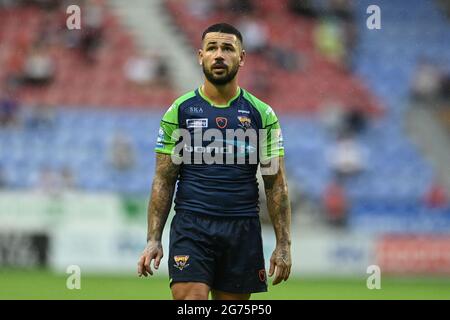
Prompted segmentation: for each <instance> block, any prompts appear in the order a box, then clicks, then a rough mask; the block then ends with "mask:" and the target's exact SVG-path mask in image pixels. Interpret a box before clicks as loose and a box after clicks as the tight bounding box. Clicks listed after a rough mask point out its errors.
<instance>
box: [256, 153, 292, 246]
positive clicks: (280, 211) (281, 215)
mask: <svg viewBox="0 0 450 320" xmlns="http://www.w3.org/2000/svg"><path fill="white" fill-rule="evenodd" d="M279 160H280V167H279V170H278V173H277V174H275V175H265V176H264V175H263V179H264V188H265V192H266V197H267V209H268V211H269V216H270V220H271V221H272V224H273V227H274V230H275V236H276V238H277V244H278V245H290V244H291V234H290V228H291V205H290V202H289V195H288V187H287V182H286V175H285V169H284V163H283V158H279Z"/></svg>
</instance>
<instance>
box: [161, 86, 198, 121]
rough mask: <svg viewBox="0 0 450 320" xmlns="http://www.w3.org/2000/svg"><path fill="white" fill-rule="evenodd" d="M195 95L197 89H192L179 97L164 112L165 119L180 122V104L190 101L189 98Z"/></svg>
mask: <svg viewBox="0 0 450 320" xmlns="http://www.w3.org/2000/svg"><path fill="white" fill-rule="evenodd" d="M195 96H196V93H195V90H192V91H189V92H186V93H185V94H183V95H182V96H180V97H178V98H177V99H176V100H175V101H174V102H173V103H172V104H171V105H170V107H169V109H167V111H166V113H165V114H164V117H163V121H165V122H171V123H175V124H176V123H178V110H179V109H180V106H182V105H183V104H185V103H187V102H189V100H191V99H193V98H194V97H195Z"/></svg>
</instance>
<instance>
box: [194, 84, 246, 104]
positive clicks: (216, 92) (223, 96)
mask: <svg viewBox="0 0 450 320" xmlns="http://www.w3.org/2000/svg"><path fill="white" fill-rule="evenodd" d="M201 89H202V92H203V94H204V95H205V96H206V97H207V98H208V99H209V100H211V101H212V102H214V104H216V105H226V104H227V103H228V102H229V101H230V100H231V99H232V98H233V97H234V96H235V95H236V93H237V91H238V85H237V81H236V79H233V80H232V81H230V82H229V83H227V84H224V85H220V86H218V85H214V84H212V83H211V82H209V81H208V80H205V83H204V84H203V85H202V88H201Z"/></svg>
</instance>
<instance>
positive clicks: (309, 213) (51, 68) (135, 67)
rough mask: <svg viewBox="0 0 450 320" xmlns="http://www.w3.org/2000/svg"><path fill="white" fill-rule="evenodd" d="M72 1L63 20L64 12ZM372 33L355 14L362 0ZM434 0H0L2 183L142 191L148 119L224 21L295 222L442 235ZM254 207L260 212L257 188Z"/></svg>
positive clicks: (448, 82) (443, 27)
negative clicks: (273, 119)
mask: <svg viewBox="0 0 450 320" xmlns="http://www.w3.org/2000/svg"><path fill="white" fill-rule="evenodd" d="M72 4H77V5H79V6H80V8H81V24H82V25H81V30H68V29H67V27H66V19H67V18H68V16H69V15H68V14H67V13H66V8H67V7H68V6H69V5H72ZM371 4H376V5H378V6H379V7H380V9H381V29H375V30H371V29H369V28H367V26H366V20H367V19H368V17H369V16H370V14H368V13H367V12H366V9H367V7H368V6H369V5H371ZM449 8H450V5H449V2H448V1H445V0H441V1H439V0H429V1H421V0H413V1H408V2H406V1H399V0H395V1H391V0H377V1H368V0H361V1H352V0H317V1H310V0H301V1H300V0H281V1H280V0H261V1H256V0H217V1H207V0H167V1H163V0H152V1H144V0H137V1H132V2H131V1H130V2H126V1H120V0H110V1H107V0H70V1H65V0H0V188H1V189H3V190H6V191H33V192H44V193H50V194H58V193H61V192H64V190H77V191H84V192H88V193H96V192H98V193H102V192H112V193H115V194H120V195H132V196H142V197H146V196H147V195H148V193H149V189H150V183H151V179H152V175H153V166H154V154H153V148H154V145H155V141H156V136H157V132H158V126H159V120H160V118H161V116H162V114H163V112H164V111H165V110H166V109H167V108H168V106H170V104H171V103H172V101H173V99H175V98H176V97H177V96H179V95H181V94H182V93H184V92H186V91H188V90H192V89H195V88H196V87H198V86H199V85H200V83H201V76H202V75H201V70H200V69H199V68H198V66H197V65H196V63H195V59H196V52H197V48H198V47H199V46H200V41H201V33H202V31H203V30H204V29H205V28H206V27H207V26H209V25H210V24H213V23H216V22H220V21H225V22H230V23H232V24H234V25H235V26H236V27H237V28H238V29H240V30H241V32H242V33H243V36H244V46H245V49H246V51H247V54H248V56H247V62H246V65H245V66H244V67H243V68H242V70H241V73H240V84H241V86H242V87H244V88H246V89H247V90H249V91H250V92H252V93H253V94H255V95H256V96H258V97H259V98H261V99H262V100H263V101H265V102H267V103H269V104H270V105H271V106H272V107H273V108H274V109H275V111H276V112H277V114H278V116H279V118H280V121H281V126H282V129H283V135H284V140H285V147H286V165H287V170H288V173H289V186H290V193H291V199H292V204H293V214H294V221H297V217H300V218H299V219H298V221H299V223H301V222H304V223H311V224H314V225H316V226H318V228H319V227H325V228H338V229H344V230H350V231H351V230H353V231H355V230H356V231H358V230H359V231H364V232H365V231H369V232H399V233H411V232H415V233H429V232H431V233H433V234H436V233H449V232H450V198H449V195H450V193H449V191H450V169H449V168H450V166H449V163H450V157H449V154H450V151H449V150H450V41H449V40H450V38H449V35H450V14H449V12H450V10H449ZM261 208H262V211H263V212H262V218H263V219H265V220H267V214H266V213H265V211H264V199H262V205H261Z"/></svg>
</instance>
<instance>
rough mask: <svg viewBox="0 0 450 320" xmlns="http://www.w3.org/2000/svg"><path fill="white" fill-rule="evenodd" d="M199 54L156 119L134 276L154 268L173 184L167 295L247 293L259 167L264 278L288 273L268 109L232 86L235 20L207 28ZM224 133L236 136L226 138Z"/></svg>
mask: <svg viewBox="0 0 450 320" xmlns="http://www.w3.org/2000/svg"><path fill="white" fill-rule="evenodd" d="M198 61H199V64H200V65H201V66H202V68H203V73H204V74H205V81H204V83H203V85H202V86H201V87H200V88H198V89H196V90H194V91H191V92H189V93H186V94H185V95H183V96H181V97H180V98H178V99H177V100H175V102H174V103H173V104H172V106H171V107H170V108H169V110H168V111H167V112H166V114H165V115H164V117H163V119H162V121H161V127H160V129H159V135H158V140H157V144H156V149H155V151H156V153H157V154H156V173H155V176H154V180H153V185H152V191H151V199H150V202H149V208H148V234H147V246H146V247H145V249H144V251H143V253H142V255H141V257H140V259H139V262H138V274H139V276H142V275H143V276H147V275H148V274H150V275H153V271H152V269H151V262H152V261H154V262H153V266H154V268H155V269H158V267H159V264H160V262H161V258H162V257H163V249H162V244H161V236H162V232H163V228H164V225H165V223H166V220H167V217H168V215H169V212H170V208H171V204H172V197H173V194H174V190H175V185H176V183H177V182H178V188H177V192H176V196H175V212H176V214H175V216H174V218H173V220H172V223H171V229H170V244H169V259H168V262H169V275H170V286H171V290H172V295H173V298H174V299H177V300H178V299H208V297H209V293H210V292H211V294H212V298H213V299H235V300H246V299H249V298H250V294H251V293H254V292H264V291H267V280H266V271H265V265H264V255H263V246H262V237H261V225H260V221H259V216H258V213H259V200H258V183H257V179H256V173H257V170H258V166H260V168H261V173H262V174H263V180H264V188H265V193H266V196H267V206H268V211H269V215H270V218H271V221H272V223H273V226H274V231H275V235H276V247H275V249H274V251H273V253H272V256H271V259H270V268H269V276H272V275H275V277H274V280H273V284H274V285H275V284H278V283H280V282H281V281H283V280H285V281H286V280H287V279H288V277H289V274H290V269H291V253H290V245H291V236H290V223H291V209H290V204H289V198H288V190H287V184H286V176H285V168H284V162H283V156H284V147H283V140H282V136H281V131H280V126H279V122H278V119H277V117H276V115H275V113H274V112H273V110H272V108H271V107H270V106H268V105H267V104H265V103H264V102H262V101H260V100H259V99H257V98H256V97H254V96H253V95H251V94H250V93H249V92H247V91H246V90H244V89H242V88H240V87H239V86H238V79H237V74H238V71H239V68H240V67H242V66H243V65H244V61H245V51H244V50H243V40H242V36H241V33H240V32H239V31H238V30H237V29H236V28H234V27H233V26H231V25H229V24H225V23H220V24H215V25H212V26H210V27H208V28H207V29H206V30H205V31H204V33H203V36H202V48H201V49H199V51H198ZM252 131H254V132H256V134H254V135H252V134H251V133H252ZM230 133H232V134H235V135H233V136H232V138H230V135H229V134H230ZM199 136H200V137H202V138H201V141H199V139H198V137H199ZM206 137H208V138H206ZM252 137H253V138H252ZM254 137H257V139H256V140H255V139H254ZM213 138H214V139H213ZM180 159H181V160H180ZM208 159H209V160H208ZM211 159H213V160H214V161H210V160H211Z"/></svg>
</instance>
